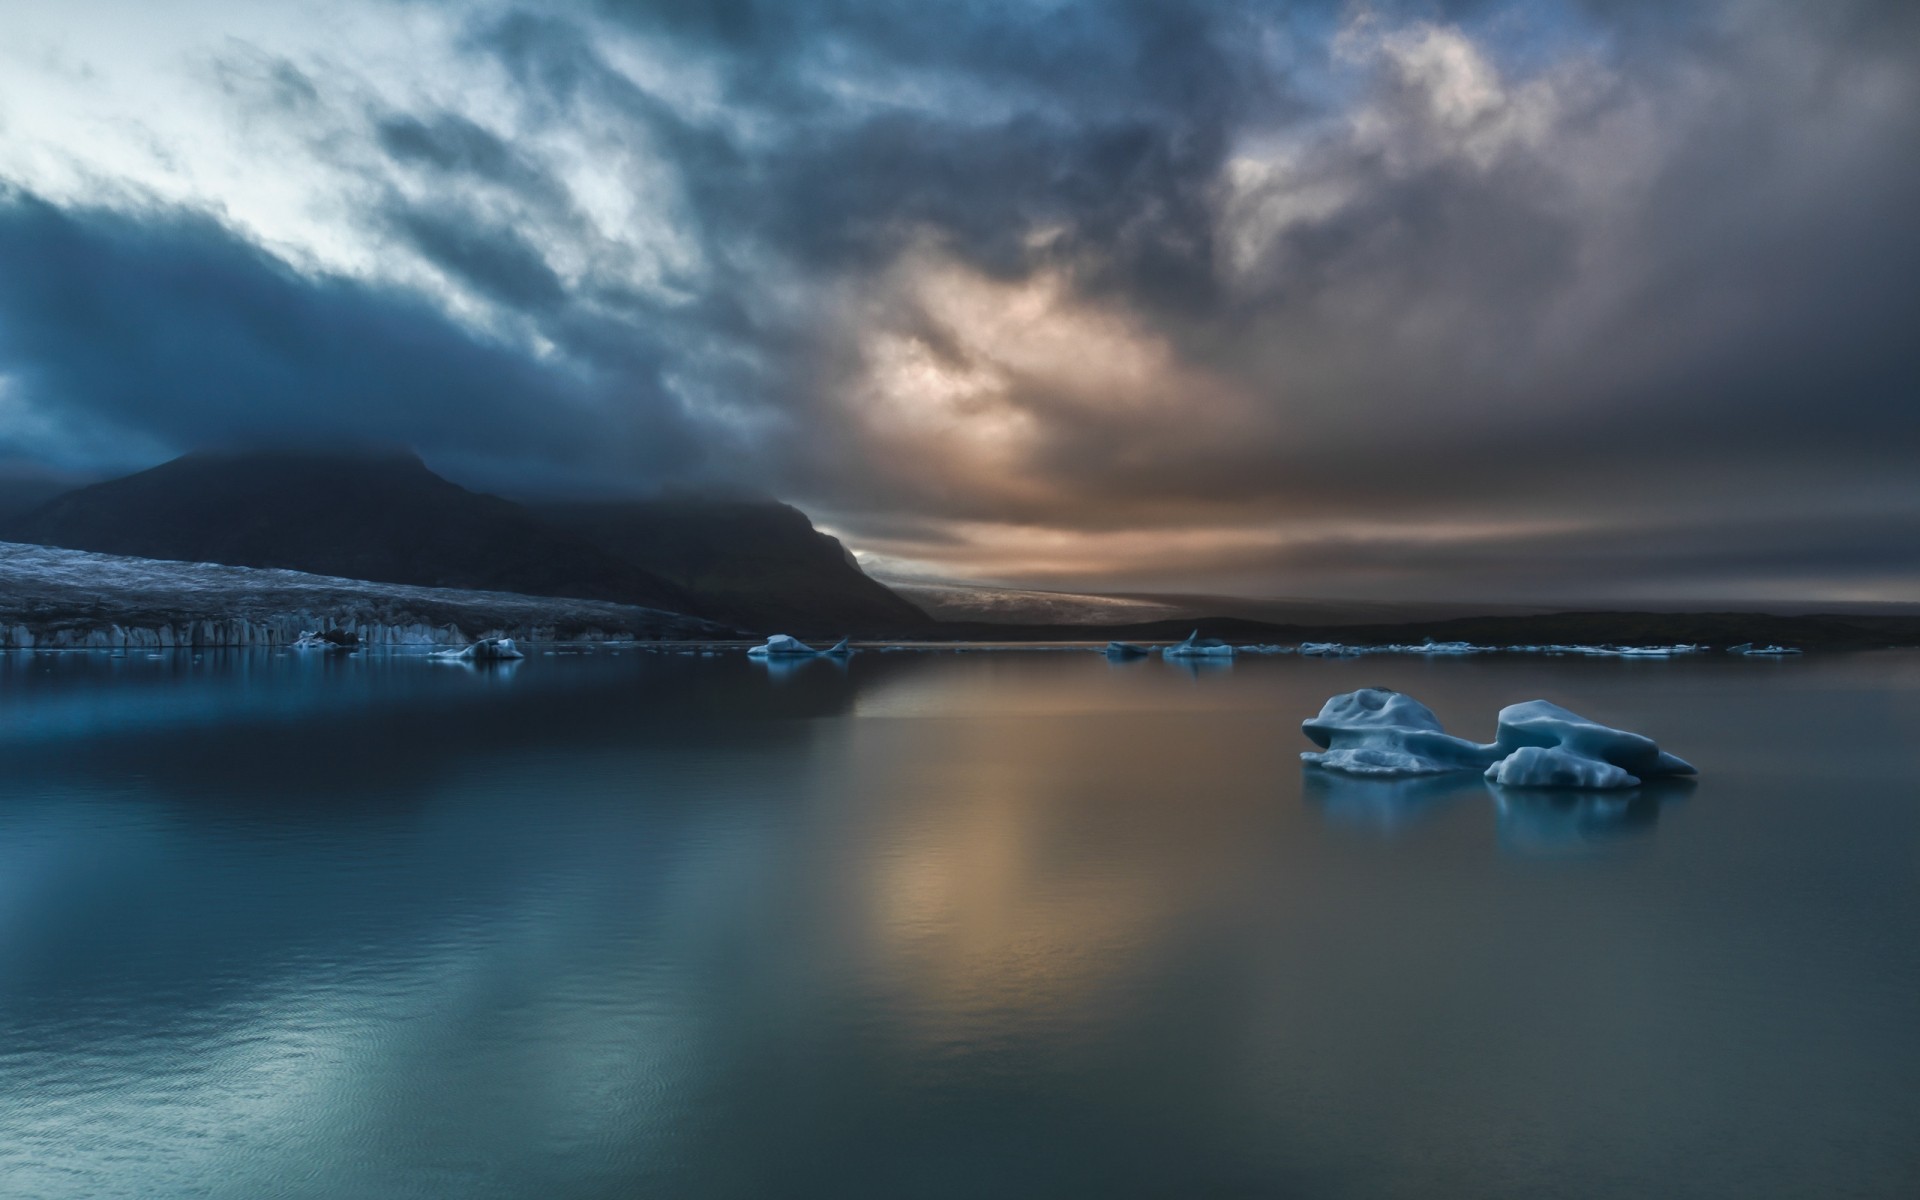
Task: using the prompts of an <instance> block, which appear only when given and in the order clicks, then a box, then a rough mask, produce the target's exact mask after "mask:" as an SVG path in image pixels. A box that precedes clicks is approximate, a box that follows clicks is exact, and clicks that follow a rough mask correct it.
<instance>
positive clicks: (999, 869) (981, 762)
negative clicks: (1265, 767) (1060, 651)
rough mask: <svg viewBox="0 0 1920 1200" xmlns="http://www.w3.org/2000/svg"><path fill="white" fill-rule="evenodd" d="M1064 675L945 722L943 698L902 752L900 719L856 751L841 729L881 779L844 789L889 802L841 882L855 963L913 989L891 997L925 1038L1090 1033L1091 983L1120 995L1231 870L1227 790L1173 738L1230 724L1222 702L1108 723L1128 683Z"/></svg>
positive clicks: (957, 700)
mask: <svg viewBox="0 0 1920 1200" xmlns="http://www.w3.org/2000/svg"><path fill="white" fill-rule="evenodd" d="M1149 669H1150V670H1154V671H1156V672H1157V671H1158V670H1159V669H1160V668H1159V667H1158V666H1157V665H1155V666H1152V667H1149ZM1049 674H1050V675H1052V676H1053V677H1054V679H1055V680H1056V681H1058V680H1059V676H1060V675H1061V673H1060V672H1058V671H1054V672H1049ZM1070 675H1071V678H1070V679H1068V680H1067V681H1065V682H1060V683H1059V684H1058V686H1056V687H1054V688H1052V689H1051V690H1042V691H1040V692H1038V693H1035V694H1029V695H1027V696H1025V698H1024V700H1023V703H1022V705H1021V711H1019V712H1018V713H1015V714H1000V715H987V714H981V715H977V716H974V717H971V718H967V719H960V720H955V719H954V718H953V711H952V708H951V707H947V712H946V716H947V719H946V720H944V721H941V722H939V723H938V724H937V725H935V724H934V723H932V722H927V723H926V725H927V730H926V732H925V733H924V734H922V735H920V736H918V737H917V738H915V739H914V742H915V748H916V751H917V753H915V754H914V755H913V756H912V757H910V758H906V759H903V758H901V757H899V756H898V749H899V746H900V743H901V741H902V736H903V735H902V732H901V730H900V728H899V727H900V725H901V724H902V723H903V721H902V719H901V718H898V717H888V718H883V719H881V720H880V721H879V722H878V723H879V724H882V725H884V726H885V728H884V729H883V730H881V731H879V732H877V733H876V734H875V736H874V737H873V739H872V740H873V745H872V747H871V753H867V752H865V751H866V750H867V749H868V748H865V747H861V746H860V745H858V744H857V743H858V740H859V734H858V733H857V732H856V734H855V735H854V736H855V739H856V745H855V747H854V750H853V754H854V758H855V760H856V762H857V763H858V764H859V767H860V770H861V772H862V773H871V774H876V775H880V776H883V778H878V779H868V780H864V781H862V783H861V785H860V786H859V787H858V789H857V790H859V791H861V792H863V793H866V794H872V795H880V796H888V797H891V798H892V804H893V807H892V808H891V810H890V811H889V812H888V813H886V814H884V816H882V817H881V818H880V819H879V829H878V832H877V833H876V835H875V839H876V841H875V845H874V846H873V847H872V850H871V852H870V853H869V854H867V855H865V856H864V857H863V858H861V859H860V867H859V870H860V872H861V878H860V879H859V881H858V883H857V884H856V885H855V886H856V887H857V889H858V892H859V897H860V898H859V900H858V902H857V903H858V905H859V911H860V912H861V914H862V917H861V919H862V920H863V921H864V928H863V930H862V937H863V940H864V947H865V953H866V955H867V956H868V963H867V966H868V969H869V970H870V971H871V973H872V974H873V976H875V977H876V978H877V979H879V980H881V981H883V982H884V985H885V986H889V987H891V988H894V989H897V990H899V991H901V992H905V993H907V994H908V996H909V997H910V999H909V1000H908V1001H907V1002H905V1003H902V1004H901V1005H900V1009H901V1011H910V1012H912V1013H913V1014H914V1022H913V1028H912V1030H911V1033H912V1034H913V1035H914V1036H916V1037H918V1038H921V1039H924V1040H925V1041H927V1042H931V1043H945V1042H952V1041H956V1040H963V1039H966V1038H968V1037H969V1036H970V1035H971V1033H972V1032H973V1031H977V1030H980V1029H983V1028H988V1027H992V1028H996V1029H1000V1030H1005V1029H1006V1028H1007V1027H1008V1026H1009V1022H1010V1021H1011V1022H1012V1023H1013V1024H1015V1025H1018V1026H1024V1027H1029V1028H1031V1027H1046V1026H1059V1027H1063V1028H1064V1027H1065V1026H1067V1025H1069V1024H1071V1025H1072V1026H1073V1032H1074V1034H1075V1035H1076V1036H1092V1035H1093V1034H1094V1033H1095V1032H1096V1030H1094V1029H1092V1028H1090V1027H1089V1017H1090V1015H1091V1014H1095V1013H1097V1012H1099V1011H1101V1009H1102V1007H1103V1006H1102V1003H1101V997H1102V996H1103V995H1104V994H1106V993H1109V992H1111V991H1114V990H1116V989H1117V990H1119V991H1120V992H1124V991H1125V989H1126V988H1127V987H1128V985H1129V980H1130V978H1131V977H1132V976H1133V974H1134V973H1136V972H1138V971H1139V970H1140V969H1141V968H1142V965H1143V964H1144V963H1150V962H1152V961H1154V958H1155V955H1154V953H1153V951H1154V949H1155V948H1156V947H1159V946H1163V945H1166V944H1169V943H1171V942H1174V941H1176V940H1177V936H1178V931H1179V926H1180V924H1181V922H1182V918H1183V915H1184V914H1186V913H1188V912H1190V911H1192V910H1193V909H1194V908H1195V907H1196V906H1197V905H1200V904H1202V903H1204V901H1205V898H1206V897H1207V896H1209V895H1210V894H1213V893H1214V890H1215V888H1216V886H1217V884H1218V883H1219V881H1220V880H1222V879H1223V878H1226V877H1229V876H1231V875H1232V874H1233V872H1232V871H1230V870H1229V871H1227V872H1222V871H1221V870H1220V868H1221V865H1222V863H1223V860H1224V861H1230V860H1231V859H1233V858H1234V857H1235V856H1237V855H1241V854H1244V853H1245V852H1246V851H1245V848H1244V847H1243V846H1237V845H1236V844H1235V843H1236V841H1237V840H1238V839H1237V837H1236V833H1235V831H1236V830H1238V829H1239V828H1240V824H1239V821H1238V820H1237V819H1236V817H1235V814H1244V812H1245V807H1244V805H1243V804H1238V803H1235V802H1234V797H1233V794H1232V793H1233V790H1234V788H1235V787H1236V786H1240V785H1239V784H1238V783H1237V781H1236V780H1234V779H1230V778H1225V777H1214V776H1212V775H1210V773H1209V772H1208V771H1207V770H1206V769H1205V768H1204V767H1202V768H1200V769H1198V770H1196V768H1195V765H1194V763H1195V759H1194V757H1193V756H1192V755H1191V754H1188V753H1178V752H1176V747H1177V744H1178V743H1181V742H1186V743H1188V745H1189V747H1190V746H1191V744H1192V743H1193V742H1194V741H1196V740H1205V739H1206V738H1209V737H1223V736H1228V735H1226V734H1224V733H1222V732H1220V731H1218V729H1217V728H1216V725H1217V720H1218V717H1219V713H1218V712H1217V711H1214V712H1209V711H1208V710H1210V709H1216V708H1217V707H1218V702H1219V698H1218V697H1203V696H1196V697H1195V699H1196V701H1198V703H1196V705H1195V711H1193V712H1192V713H1191V714H1190V716H1189V718H1188V719H1187V720H1184V721H1181V722H1178V723H1176V724H1175V725H1174V726H1173V727H1171V728H1170V727H1169V724H1168V721H1167V718H1166V713H1165V708H1164V699H1163V701H1162V709H1161V712H1160V714H1159V715H1158V717H1152V716H1147V715H1145V714H1143V715H1142V716H1141V718H1140V719H1139V720H1137V721H1135V720H1132V719H1130V718H1128V717H1126V716H1125V715H1121V716H1120V717H1119V718H1118V719H1117V720H1116V718H1115V717H1114V716H1113V715H1111V714H1112V711H1113V709H1114V708H1115V707H1116V706H1117V707H1118V708H1119V709H1120V710H1121V711H1122V713H1124V710H1125V709H1126V708H1127V707H1128V706H1127V704H1126V702H1125V691H1126V689H1124V688H1123V689H1122V690H1121V692H1120V694H1119V696H1118V697H1117V698H1116V695H1115V692H1114V689H1113V687H1112V686H1111V680H1110V679H1108V678H1106V677H1105V675H1104V671H1100V672H1095V671H1088V672H1085V673H1082V672H1072V673H1070ZM1076 680H1077V681H1078V682H1075V681H1076ZM983 682H984V681H983ZM948 683H949V685H951V683H952V680H951V678H949V680H948ZM1160 683H1161V685H1162V686H1164V681H1160ZM999 686H1000V687H1001V688H1003V689H1004V680H1002V681H1001V684H1000V685H999ZM1003 694H1004V693H1003ZM966 696H967V689H965V688H964V687H963V688H960V689H958V690H957V691H955V690H949V691H948V692H947V693H946V695H945V697H944V700H945V702H946V704H945V705H943V707H946V706H948V705H954V704H957V705H958V706H959V707H961V708H962V709H965V708H966V707H967V700H966ZM876 700H877V703H876V704H875V705H874V706H873V708H874V709H877V710H880V711H886V712H893V713H905V714H915V715H927V714H926V713H925V710H924V709H923V708H922V707H921V706H920V705H919V704H917V703H916V702H915V697H913V696H912V695H911V694H899V695H895V696H893V697H891V698H886V697H877V698H876ZM1116 701H1117V703H1116ZM1102 709H1105V710H1106V711H1107V714H1108V715H1105V716H1103V717H1100V718H1099V719H1092V718H1093V714H1094V713H1096V712H1099V711H1100V710H1102ZM869 724H870V723H869V722H856V723H855V727H856V729H858V728H860V727H862V726H868V725H869ZM1230 724H1231V726H1232V727H1233V728H1234V729H1235V730H1236V731H1237V732H1238V733H1239V735H1240V736H1246V735H1247V734H1248V733H1255V734H1256V735H1257V732H1258V726H1254V727H1251V728H1250V727H1249V726H1248V724H1247V723H1246V722H1245V721H1239V722H1232V723H1230ZM1195 793H1200V794H1206V795H1207V796H1208V804H1209V806H1210V811H1209V814H1208V815H1207V816H1204V817H1199V818H1197V819H1196V816H1195V814H1194V811H1193V806H1192V805H1190V804H1188V803H1186V800H1187V798H1188V797H1190V796H1192V795H1194V794H1195ZM1247 799H1249V800H1251V799H1252V797H1247ZM1223 818H1224V819H1223Z"/></svg>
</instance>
